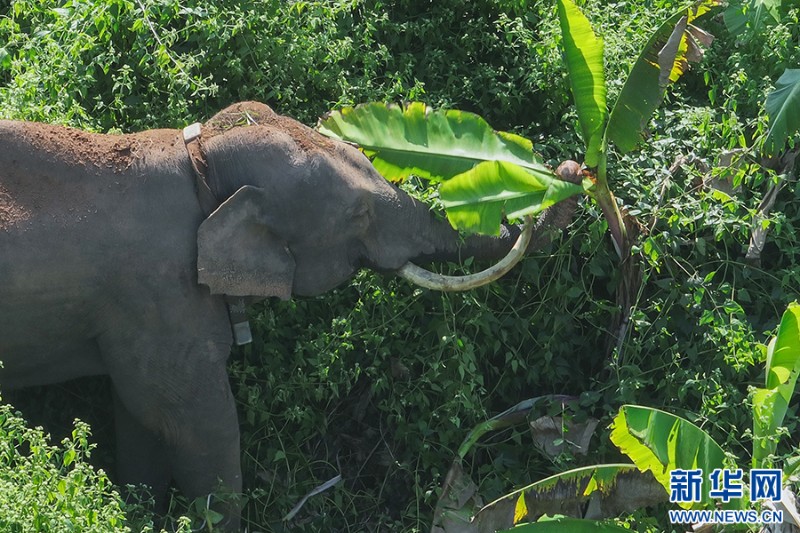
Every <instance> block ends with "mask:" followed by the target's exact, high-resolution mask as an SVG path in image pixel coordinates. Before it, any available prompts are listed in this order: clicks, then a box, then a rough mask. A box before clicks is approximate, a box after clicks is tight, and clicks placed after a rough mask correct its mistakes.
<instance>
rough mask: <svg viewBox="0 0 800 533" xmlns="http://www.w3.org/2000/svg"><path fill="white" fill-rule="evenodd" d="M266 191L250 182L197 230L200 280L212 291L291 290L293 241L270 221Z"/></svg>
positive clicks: (284, 295)
mask: <svg viewBox="0 0 800 533" xmlns="http://www.w3.org/2000/svg"><path fill="white" fill-rule="evenodd" d="M266 205H267V204H266V202H265V199H264V191H263V190H261V189H259V188H257V187H252V186H250V185H246V186H244V187H242V188H241V189H239V190H238V191H236V192H235V193H234V194H233V196H231V197H230V198H228V199H227V200H226V201H225V202H223V204H222V205H220V206H219V207H218V208H217V210H216V211H214V212H213V213H211V215H210V216H209V217H208V218H207V219H206V220H205V221H203V223H202V224H200V228H199V229H198V230H197V281H198V282H199V283H202V284H203V285H208V287H209V288H210V289H211V292H212V294H229V295H231V296H262V297H269V296H277V297H279V298H281V299H283V300H288V299H289V298H290V297H291V295H292V283H293V280H294V271H295V262H294V258H293V257H292V254H291V253H290V252H289V248H288V243H287V242H286V241H285V240H283V239H281V238H280V237H278V236H276V235H275V234H274V233H273V232H272V231H270V229H269V228H268V227H267V225H266V221H267V220H268V213H266V212H265V210H266V207H265V206H266Z"/></svg>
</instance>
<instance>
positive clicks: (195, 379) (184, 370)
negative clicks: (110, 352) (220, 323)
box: [111, 343, 242, 531]
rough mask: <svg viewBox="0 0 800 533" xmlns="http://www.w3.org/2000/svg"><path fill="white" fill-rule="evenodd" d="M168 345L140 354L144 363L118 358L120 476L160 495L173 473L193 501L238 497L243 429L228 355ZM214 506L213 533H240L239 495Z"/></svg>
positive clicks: (115, 378)
mask: <svg viewBox="0 0 800 533" xmlns="http://www.w3.org/2000/svg"><path fill="white" fill-rule="evenodd" d="M209 344H210V343H209ZM164 346H165V345H164V344H159V348H160V349H158V350H154V349H151V350H147V351H138V350H137V353H146V354H148V356H147V359H146V360H141V359H138V360H137V358H136V357H132V356H129V357H127V358H114V359H113V365H112V370H111V378H112V380H113V383H114V388H115V391H116V394H117V397H118V401H119V403H120V407H119V408H118V409H117V411H118V413H119V414H121V415H122V420H121V421H118V426H117V427H118V429H119V433H118V436H117V437H118V439H119V440H120V448H119V450H120V457H119V460H120V467H119V469H120V473H121V474H122V475H123V476H124V477H127V478H128V479H133V480H140V481H143V482H145V483H148V484H151V485H152V486H153V487H154V489H155V490H157V491H161V492H165V490H164V489H165V488H166V485H165V482H164V480H165V479H166V480H169V479H170V476H171V477H172V479H174V480H175V482H176V483H177V485H178V488H179V489H180V490H181V492H183V494H184V495H185V496H186V497H188V498H190V499H194V498H206V497H207V496H208V495H209V494H212V493H214V492H219V493H220V494H231V495H234V496H236V495H239V494H240V493H241V491H242V479H241V466H240V451H239V424H238V420H237V415H236V407H235V404H234V400H233V395H232V393H231V389H230V385H229V382H228V376H227V373H226V369H225V357H224V356H217V355H211V356H209V353H208V352H207V346H208V345H206V346H205V347H206V350H200V347H199V346H195V347H194V348H196V350H191V349H189V348H187V347H185V346H184V347H183V348H182V349H178V350H173V351H166V350H164ZM209 358H210V359H211V360H212V362H209ZM123 441H127V442H123ZM162 496H163V495H162ZM211 509H212V510H214V511H216V512H218V513H222V515H223V519H222V521H221V522H220V523H217V524H215V528H218V529H224V530H230V531H238V530H239V523H240V518H239V515H240V508H239V504H238V502H237V501H236V499H235V498H229V497H226V498H224V499H223V500H215V499H213V498H212V499H211Z"/></svg>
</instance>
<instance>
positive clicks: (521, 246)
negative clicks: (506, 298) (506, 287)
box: [397, 216, 534, 292]
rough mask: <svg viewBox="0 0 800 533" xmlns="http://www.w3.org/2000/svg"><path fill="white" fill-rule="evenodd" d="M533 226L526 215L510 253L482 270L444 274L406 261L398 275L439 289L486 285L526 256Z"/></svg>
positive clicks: (459, 288) (470, 287)
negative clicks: (453, 274)
mask: <svg viewBox="0 0 800 533" xmlns="http://www.w3.org/2000/svg"><path fill="white" fill-rule="evenodd" d="M533 226H534V222H533V219H532V218H531V217H530V216H526V217H525V226H524V227H523V229H522V233H521V234H520V236H519V237H518V238H517V242H515V243H514V246H512V247H511V250H510V251H509V252H508V254H506V256H505V257H504V258H503V259H501V260H500V261H498V262H497V263H495V264H494V265H492V266H491V267H489V268H487V269H486V270H483V271H481V272H477V273H475V274H469V275H467V276H444V275H442V274H436V273H434V272H431V271H429V270H425V269H424V268H420V267H418V266H417V265H415V264H413V263H406V264H405V265H403V266H402V267H400V269H399V270H398V271H397V275H398V276H400V277H401V278H405V279H407V280H408V281H410V282H412V283H415V284H417V285H419V286H421V287H425V288H426V289H433V290H437V291H446V292H454V291H468V290H470V289H474V288H476V287H480V286H482V285H486V284H488V283H491V282H493V281H495V280H497V279H500V278H501V277H503V276H504V275H506V274H507V273H508V271H509V270H511V269H512V268H514V265H516V264H517V263H519V262H520V260H521V259H522V258H523V257H524V256H525V250H527V249H528V243H530V242H531V236H532V235H533Z"/></svg>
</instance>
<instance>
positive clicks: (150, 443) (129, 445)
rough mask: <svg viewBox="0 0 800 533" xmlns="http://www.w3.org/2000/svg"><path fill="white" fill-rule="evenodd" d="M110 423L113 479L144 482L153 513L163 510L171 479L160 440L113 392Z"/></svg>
mask: <svg viewBox="0 0 800 533" xmlns="http://www.w3.org/2000/svg"><path fill="white" fill-rule="evenodd" d="M114 425H115V428H116V434H117V482H118V483H120V484H121V485H134V486H137V487H138V486H140V485H145V486H147V487H148V490H150V492H151V494H152V495H153V498H154V499H155V501H156V509H155V510H156V512H157V513H158V514H165V513H166V512H167V489H168V488H169V482H170V480H171V479H172V472H171V470H170V464H169V460H168V455H167V450H166V448H165V446H164V441H163V440H162V439H161V438H160V437H159V436H158V435H157V434H156V433H153V432H152V431H150V430H149V429H147V428H146V427H144V426H143V425H142V424H141V423H140V422H139V420H138V419H137V418H136V417H135V416H133V415H132V414H131V413H130V411H128V409H127V407H125V404H124V403H123V402H122V400H121V399H120V398H119V395H118V394H116V392H115V393H114Z"/></svg>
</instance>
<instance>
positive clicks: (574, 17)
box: [558, 0, 608, 167]
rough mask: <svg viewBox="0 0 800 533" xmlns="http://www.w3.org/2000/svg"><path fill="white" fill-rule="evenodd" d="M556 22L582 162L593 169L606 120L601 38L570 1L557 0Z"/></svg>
mask: <svg viewBox="0 0 800 533" xmlns="http://www.w3.org/2000/svg"><path fill="white" fill-rule="evenodd" d="M558 19H559V21H560V23H561V34H562V36H563V38H564V40H563V43H564V57H565V60H566V63H567V73H568V74H569V84H570V89H572V96H573V98H574V99H575V107H576V108H577V110H578V120H579V121H580V125H581V131H582V133H583V142H584V144H585V145H586V156H585V158H586V159H585V162H586V165H587V166H589V167H596V166H597V164H598V161H599V157H600V152H602V151H604V150H605V148H604V147H603V142H604V141H603V130H604V128H605V125H606V118H607V117H608V109H607V108H606V80H605V74H604V71H603V39H602V38H600V37H597V36H596V35H595V33H594V31H593V30H592V25H591V24H590V23H589V19H587V18H586V16H585V15H584V14H583V13H581V10H580V9H578V6H576V5H575V4H574V3H573V1H572V0H558Z"/></svg>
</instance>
